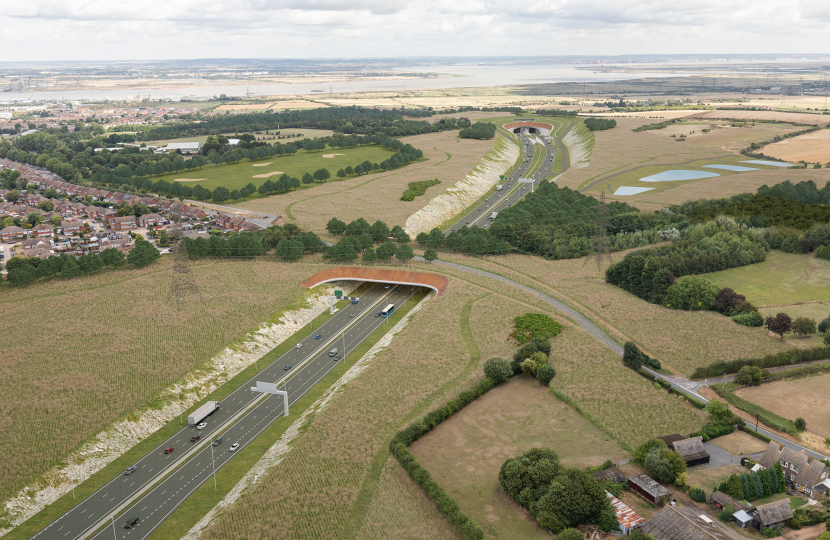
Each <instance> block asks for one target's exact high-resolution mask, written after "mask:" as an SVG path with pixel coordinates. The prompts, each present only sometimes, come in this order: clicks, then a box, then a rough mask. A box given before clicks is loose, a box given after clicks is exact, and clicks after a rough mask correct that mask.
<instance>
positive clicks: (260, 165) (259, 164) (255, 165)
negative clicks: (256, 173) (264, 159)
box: [254, 161, 274, 167]
mask: <svg viewBox="0 0 830 540" xmlns="http://www.w3.org/2000/svg"><path fill="white" fill-rule="evenodd" d="M272 163H274V162H273V161H269V162H268V163H254V167H265V166H266V165H270V164H272Z"/></svg>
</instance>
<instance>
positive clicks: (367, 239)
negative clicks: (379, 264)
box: [357, 233, 374, 249]
mask: <svg viewBox="0 0 830 540" xmlns="http://www.w3.org/2000/svg"><path fill="white" fill-rule="evenodd" d="M357 241H358V242H359V243H360V245H361V246H362V247H363V249H366V248H368V247H372V245H373V244H374V240H372V237H371V236H369V235H368V234H366V233H364V234H361V235H360V236H358V237H357Z"/></svg>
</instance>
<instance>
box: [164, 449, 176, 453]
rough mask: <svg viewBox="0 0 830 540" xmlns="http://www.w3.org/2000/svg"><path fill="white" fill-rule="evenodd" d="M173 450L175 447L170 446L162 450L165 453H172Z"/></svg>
mask: <svg viewBox="0 0 830 540" xmlns="http://www.w3.org/2000/svg"><path fill="white" fill-rule="evenodd" d="M173 450H175V448H173V447H170V448H168V449H166V450H165V451H164V453H165V454H172V453H173Z"/></svg>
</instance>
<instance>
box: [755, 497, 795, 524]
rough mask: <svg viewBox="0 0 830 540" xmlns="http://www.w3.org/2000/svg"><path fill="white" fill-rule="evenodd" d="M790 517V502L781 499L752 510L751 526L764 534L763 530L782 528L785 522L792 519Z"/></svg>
mask: <svg viewBox="0 0 830 540" xmlns="http://www.w3.org/2000/svg"><path fill="white" fill-rule="evenodd" d="M792 517H793V511H792V510H791V509H790V500H789V499H781V500H780V501H775V502H771V503H769V504H762V505H761V506H759V507H757V508H756V509H755V510H753V511H752V525H753V526H754V527H756V528H757V529H758V530H759V531H761V532H764V529H769V528H770V527H783V526H784V525H786V524H787V520H788V519H792Z"/></svg>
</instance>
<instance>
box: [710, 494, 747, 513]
mask: <svg viewBox="0 0 830 540" xmlns="http://www.w3.org/2000/svg"><path fill="white" fill-rule="evenodd" d="M709 504H711V505H712V506H714V507H715V508H717V509H718V510H723V509H724V508H725V507H727V506H731V507H733V508H735V510H746V507H745V506H744V505H743V504H741V502H740V501H739V500H737V499H735V498H734V497H731V496H729V495H727V494H726V493H724V492H723V491H715V492H714V493H712V494H711V495H710V496H709Z"/></svg>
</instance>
